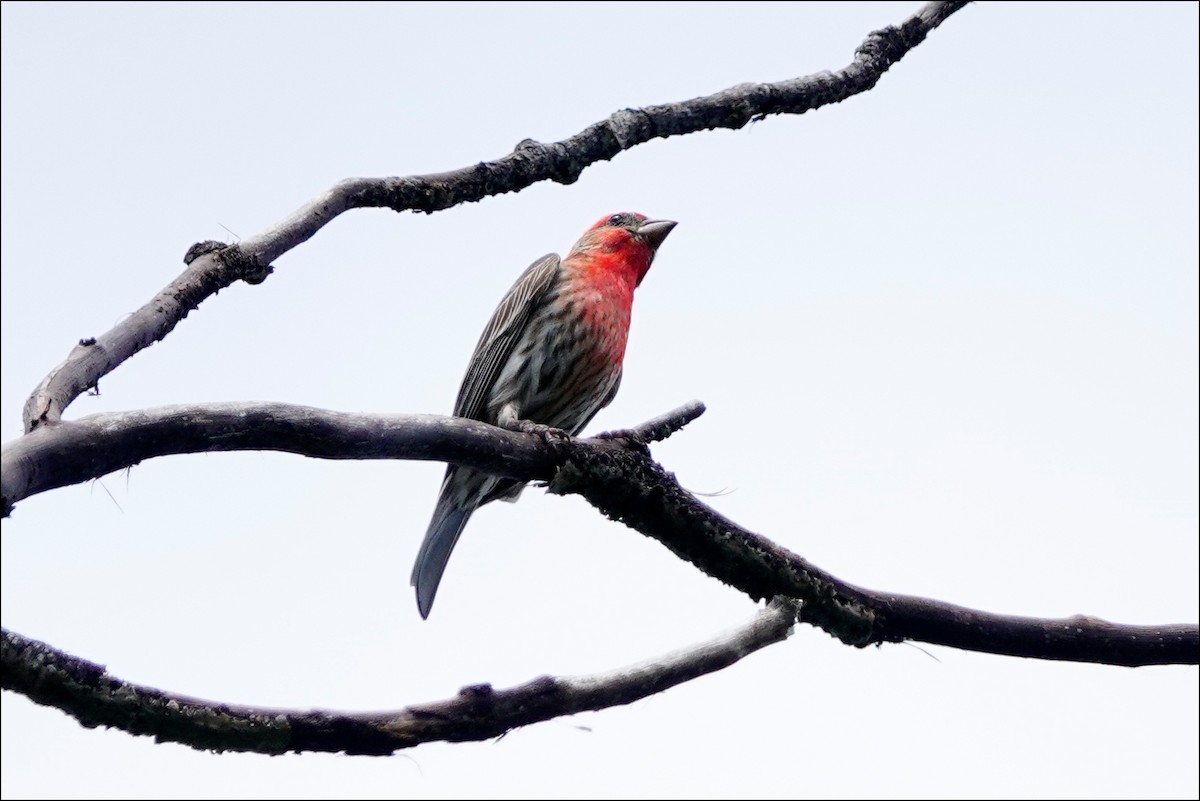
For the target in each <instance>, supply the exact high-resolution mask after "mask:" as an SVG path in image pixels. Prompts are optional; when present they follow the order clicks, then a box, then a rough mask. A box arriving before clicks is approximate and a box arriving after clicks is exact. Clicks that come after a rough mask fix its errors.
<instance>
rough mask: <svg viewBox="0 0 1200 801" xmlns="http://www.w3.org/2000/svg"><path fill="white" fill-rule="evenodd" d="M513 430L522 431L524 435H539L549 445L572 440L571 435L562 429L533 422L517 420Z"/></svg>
mask: <svg viewBox="0 0 1200 801" xmlns="http://www.w3.org/2000/svg"><path fill="white" fill-rule="evenodd" d="M512 429H513V430H514V431H520V432H521V433H523V434H537V435H538V436H540V437H541V438H542V439H543V440H544V441H545V442H546V444H547V445H553V444H554V443H555V442H566V441H567V440H569V439H570V438H571V435H570V434H568V433H567V432H566V431H563V430H562V429H561V428H555V427H554V426H547V425H542V424H541V423H535V422H533V421H532V420H517V421H516V422H515V423H513V426H512Z"/></svg>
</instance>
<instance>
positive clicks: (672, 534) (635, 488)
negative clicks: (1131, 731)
mask: <svg viewBox="0 0 1200 801" xmlns="http://www.w3.org/2000/svg"><path fill="white" fill-rule="evenodd" d="M550 491H551V492H556V493H577V494H579V495H582V496H583V497H584V498H586V499H587V500H588V502H589V503H591V504H592V505H593V506H595V507H596V508H597V509H599V510H600V511H601V512H603V513H604V514H605V515H607V516H608V517H610V518H612V519H614V520H619V521H621V522H623V523H624V524H625V525H627V526H629V527H630V528H634V529H636V530H638V531H640V532H642V533H643V534H646V535H647V536H650V537H653V538H654V539H656V540H658V541H659V542H661V543H662V544H663V545H665V546H667V548H669V549H670V550H671V551H672V552H673V553H675V554H676V555H677V556H679V557H681V558H683V559H686V560H687V561H689V562H691V563H692V564H693V565H695V566H696V567H698V568H700V569H701V570H702V571H704V572H705V573H707V574H708V575H710V576H712V577H713V578H717V579H720V580H721V581H723V582H725V583H726V584H729V585H730V586H733V587H735V588H737V589H739V590H741V591H742V592H744V593H746V594H747V595H749V596H750V597H751V598H756V599H757V598H769V597H773V596H775V595H784V596H788V597H792V598H798V599H800V600H802V601H803V602H804V606H803V609H802V612H801V618H800V619H801V621H802V622H805V623H811V624H812V625H815V626H818V627H819V628H822V629H824V630H825V631H827V632H829V633H830V634H832V635H834V636H835V637H837V638H838V639H840V640H841V641H842V642H845V643H847V644H849V645H856V646H859V647H862V646H866V645H871V644H875V643H883V642H901V641H904V640H919V641H921V642H928V643H934V644H937V645H947V646H950V647H953V648H962V649H965V650H970V651H983V652H986V653H993V654H1005V655H1009V656H1024V657H1031V658H1036V659H1058V660H1066V661H1075V662H1099V663H1102V664H1110V665H1127V666H1131V667H1132V666H1138V665H1166V664H1186V665H1195V664H1200V626H1196V625H1195V624H1177V625H1161V626H1127V625H1120V624H1116V623H1109V622H1107V621H1103V620H1099V619H1098V618H1093V617H1086V616H1082V615H1077V616H1075V617H1071V618H1067V619H1063V620H1052V619H1045V618H1031V617H1016V616H1006V615H996V614H992V613H989V612H981V611H977V610H974V609H967V608H965V607H961V606H955V605H954V604H948V603H944V602H942V601H935V600H932V599H927V598H917V597H913V596H907V595H897V594H894V593H886V592H879V591H876V590H867V589H863V588H860V587H856V586H854V585H853V584H849V583H847V582H845V581H842V580H841V579H839V578H837V577H835V576H833V575H831V574H830V573H827V572H825V571H824V570H821V569H820V568H818V567H816V566H815V565H813V564H811V563H809V562H808V561H807V560H805V559H804V558H802V557H800V556H798V555H797V554H794V553H792V552H791V551H789V550H787V549H786V548H782V547H780V546H778V545H776V544H775V543H773V542H771V541H770V540H768V539H766V538H765V537H762V536H760V535H758V534H755V533H753V532H751V531H748V530H746V529H744V528H742V527H741V526H739V525H738V524H737V523H734V522H733V521H732V520H729V519H728V518H726V517H724V516H723V515H721V514H720V513H718V512H717V511H715V510H714V509H712V508H710V507H708V506H706V505H705V504H703V503H701V502H700V501H699V500H698V499H697V498H696V497H695V496H693V495H692V494H691V493H689V492H688V491H687V490H685V489H683V488H682V487H681V486H680V485H679V482H677V481H676V480H675V477H674V475H672V474H671V473H668V472H667V471H666V470H664V469H663V468H662V466H661V465H659V464H657V463H656V462H654V461H653V460H652V459H651V458H650V457H649V455H648V454H647V453H645V452H644V451H643V450H641V449H638V448H629V449H616V448H610V449H607V450H603V451H599V450H589V449H585V448H572V449H570V450H569V451H567V452H566V461H565V463H564V465H563V467H562V468H561V469H560V470H559V471H558V473H557V474H556V475H555V478H554V480H553V481H551V482H550Z"/></svg>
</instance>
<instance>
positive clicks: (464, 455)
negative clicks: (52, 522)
mask: <svg viewBox="0 0 1200 801" xmlns="http://www.w3.org/2000/svg"><path fill="white" fill-rule="evenodd" d="M703 409H704V406H703V404H701V403H699V402H696V401H693V402H692V403H689V404H687V405H685V406H683V407H680V408H679V409H676V410H675V411H673V412H670V413H668V414H666V415H663V416H661V417H658V418H655V419H654V420H651V421H650V422H648V423H645V424H643V425H641V426H637V427H635V428H634V429H632V431H631V432H629V434H630V436H629V437H624V436H619V437H617V438H615V439H613V438H596V439H587V440H570V441H567V442H559V441H555V442H546V441H545V440H544V439H542V438H541V437H539V436H537V435H533V434H521V433H516V432H512V431H507V430H504V429H500V428H495V427H493V426H489V425H487V424H485V423H479V422H475V421H470V420H462V419H457V418H451V417H438V416H434V415H361V414H359V415H355V414H345V413H341V412H331V411H327V410H323V409H314V408H311V407H306V406H293V405H288V404H248V403H230V404H208V405H194V406H175V407H165V408H160V409H150V410H145V411H138V412H123V413H117V414H98V415H92V416H89V417H85V418H83V419H81V420H78V421H73V422H62V423H60V424H59V425H57V426H52V427H43V428H40V429H38V430H36V431H33V432H31V433H29V434H26V435H24V436H22V437H19V438H18V439H16V440H14V441H13V442H11V443H9V444H7V445H6V446H5V447H4V450H3V454H2V470H0V472H2V483H3V502H4V509H5V513H7V512H8V511H10V509H11V506H12V504H14V503H16V502H17V501H18V500H21V499H22V498H25V497H28V496H29V495H32V494H35V493H37V492H43V491H45V490H48V489H51V488H54V487H60V486H64V485H67V484H72V483H78V482H80V481H85V480H87V479H91V478H99V477H100V476H102V475H106V474H107V473H109V472H112V471H114V470H118V469H121V468H123V467H126V466H129V465H132V464H136V463H137V462H139V461H141V460H143V459H148V458H152V457H155V456H165V455H168V454H178V453H198V452H203V451H229V450H277V451H287V452H291V453H298V454H301V455H305V456H313V457H318V458H324V459H430V460H438V461H449V462H454V463H456V464H465V465H469V466H471V467H474V468H477V469H480V470H485V471H487V472H491V473H494V474H496V475H502V476H507V477H511V478H518V479H522V480H548V481H549V482H550V483H549V486H550V490H551V491H552V492H556V493H563V494H565V493H576V494H579V495H582V496H583V497H584V498H586V499H587V501H588V502H589V503H591V504H592V505H593V506H595V507H596V508H597V509H599V510H600V511H602V512H603V513H604V514H605V515H607V516H609V517H611V518H613V519H615V520H620V521H622V522H623V523H625V524H626V525H628V526H630V527H631V528H634V529H636V530H638V531H640V532H642V533H643V534H646V535H648V536H651V537H654V538H655V539H657V540H658V541H659V542H661V543H663V544H664V545H666V546H667V547H668V548H669V549H670V550H671V551H673V552H674V553H675V554H677V555H678V556H680V557H681V558H683V559H686V560H688V561H689V562H691V563H692V564H694V565H696V567H698V568H700V569H701V570H703V571H704V572H705V573H707V574H708V575H710V576H712V577H714V578H717V579H720V580H721V581H723V582H725V583H726V584H729V585H731V586H733V587H736V588H737V589H739V590H741V591H742V592H744V593H746V594H747V595H749V596H750V597H751V598H755V599H759V598H769V597H773V596H775V595H782V596H787V597H792V598H797V599H799V600H801V601H803V602H804V607H803V613H802V616H801V619H802V620H803V621H804V622H806V623H810V624H812V625H815V626H818V627H820V628H822V629H824V630H825V631H828V632H829V633H830V634H832V635H834V636H835V637H837V638H838V639H840V640H842V641H843V642H845V643H847V644H850V645H856V646H860V647H861V646H865V645H870V644H873V643H883V642H900V641H904V640H919V641H922V642H929V643H935V644H938V645H948V646H951V647H955V648H963V649H967V650H973V651H985V652H988V653H996V654H1007V655H1011V656H1025V657H1034V658H1039V659H1062V660H1071V661H1082V662H1100V663H1105V664H1115V665H1151V664H1197V662H1200V628H1198V627H1197V626H1195V625H1170V626H1125V625H1118V624H1114V623H1107V622H1105V621H1102V620H1097V619H1095V618H1088V617H1073V618H1068V619H1065V620H1048V619H1041V618H1027V617H1009V616H1004V615H995V614H991V613H988V612H980V611H976V610H973V609H966V608H964V607H960V606H955V605H953V604H947V603H943V602H941V601H935V600H931V599H926V598H917V597H912V596H906V595H896V594H892V593H885V592H878V591H875V590H867V589H863V588H860V587H856V586H854V585H852V584H849V583H847V582H845V581H842V580H841V579H838V578H837V577H835V576H833V575H831V574H829V573H827V572H825V571H823V570H821V569H820V568H818V567H816V566H815V565H812V564H810V563H809V562H807V561H806V560H804V559H803V558H802V557H800V556H798V555H796V554H794V553H792V552H791V551H789V550H787V549H786V548H782V547H780V546H779V545H776V544H775V543H773V542H771V541H770V540H768V539H766V538H764V537H762V536H760V535H757V534H754V533H753V532H750V531H747V530H746V529H744V528H742V527H741V526H739V525H738V524H737V523H734V522H733V521H731V520H729V519H727V518H725V517H723V516H722V515H720V514H719V513H718V512H716V511H715V510H713V509H711V508H710V507H708V506H706V505H705V504H703V503H701V502H700V501H699V500H698V499H696V498H695V497H694V496H693V495H692V494H691V493H689V492H687V491H686V490H684V489H683V488H682V487H681V486H679V483H678V482H677V481H676V480H675V478H674V476H672V475H671V474H670V473H668V472H667V471H665V470H663V468H662V467H661V466H660V465H659V464H657V463H656V462H655V461H654V460H653V459H652V458H651V457H650V454H649V451H648V450H647V449H646V448H645V445H644V444H643V443H642V442H640V441H639V437H641V436H642V435H645V436H646V437H647V438H654V439H661V438H662V436H664V435H665V434H667V433H670V431H671V430H678V428H679V427H680V426H681V425H682V424H683V423H684V422H686V421H688V420H692V419H695V417H697V416H698V415H699V414H700V413H701V412H702V411H703ZM651 435H653V436H651ZM610 436H611V435H610Z"/></svg>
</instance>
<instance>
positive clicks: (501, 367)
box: [411, 212, 677, 619]
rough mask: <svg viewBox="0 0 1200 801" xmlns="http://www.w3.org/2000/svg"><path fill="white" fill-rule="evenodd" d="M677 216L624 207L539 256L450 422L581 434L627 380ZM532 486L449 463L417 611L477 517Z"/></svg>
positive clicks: (423, 561)
mask: <svg viewBox="0 0 1200 801" xmlns="http://www.w3.org/2000/svg"><path fill="white" fill-rule="evenodd" d="M676 224H677V223H676V222H675V221H673V220H652V219H649V218H647V217H646V216H645V215H644V214H636V213H633V212H619V213H617V214H612V215H608V216H605V217H602V218H601V219H600V220H599V221H597V222H596V223H595V224H594V225H592V226H591V227H590V228H588V229H587V231H585V232H584V234H583V236H582V237H580V239H579V241H578V242H576V243H575V245H574V246H573V247H572V248H571V250H570V252H569V253H568V254H567V257H566V258H565V259H563V258H559V256H558V254H557V253H550V254H547V255H545V256H543V257H542V258H540V259H538V260H537V261H535V262H534V263H533V264H531V265H529V267H528V268H527V269H526V270H525V272H524V273H522V274H521V276H520V277H519V278H518V279H517V281H516V283H514V284H513V285H512V287H511V288H510V289H509V290H508V293H507V294H505V296H504V297H503V298H502V299H501V301H500V304H499V306H497V307H496V311H495V312H494V313H493V314H492V317H491V319H490V320H489V321H488V323H487V325H486V326H485V327H484V329H483V334H482V335H481V336H480V337H479V342H478V343H477V344H476V345H475V352H474V353H473V354H472V355H471V360H470V362H469V363H468V365H467V372H466V375H465V376H463V380H462V385H461V386H460V387H459V390H458V398H457V400H456V401H455V403H454V415H455V416H456V417H464V418H467V419H470V420H479V421H482V422H484V423H490V424H492V425H496V426H500V427H502V428H507V429H510V430H514V431H524V432H527V433H539V434H542V435H544V436H551V437H552V436H562V435H567V436H574V435H576V434H578V433H579V432H580V431H582V430H583V428H584V426H586V425H587V424H588V422H590V421H591V419H592V418H593V417H594V416H595V415H596V413H597V412H598V411H600V410H601V409H602V408H604V407H605V406H607V405H608V404H609V403H611V402H612V399H613V398H614V397H615V396H616V394H617V389H618V388H619V387H620V385H621V372H622V364H623V362H624V358H625V345H626V342H627V341H628V337H629V321H630V314H631V312H632V308H633V292H634V290H635V289H636V288H637V287H638V286H639V285H640V284H641V283H642V279H643V278H645V277H646V273H647V271H648V270H649V269H650V264H651V262H653V261H654V256H655V254H656V253H657V252H658V248H659V246H660V245H662V243H663V240H664V239H666V237H667V234H669V233H671V230H672V229H673V228H675V226H676ZM524 487H525V482H523V481H519V480H517V479H511V478H499V477H496V476H492V475H489V474H487V473H483V472H480V471H478V470H473V469H471V468H469V467H462V466H459V465H454V464H450V465H447V467H446V475H445V478H444V479H443V480H442V487H441V492H440V493H439V494H438V499H437V504H436V506H435V507H434V511H433V517H432V519H431V520H430V521H429V528H428V529H427V530H426V532H425V539H424V540H423V541H422V542H421V547H420V550H419V551H418V553H417V558H416V563H415V564H414V565H413V571H412V579H411V581H412V586H413V587H415V588H416V596H417V610H418V611H419V612H420V613H421V618H422V619H428V618H429V611H430V609H431V608H432V607H433V599H434V596H435V595H436V594H437V589H438V584H439V583H440V582H441V580H442V574H443V573H444V572H445V569H446V563H447V562H448V561H449V559H450V554H451V552H452V551H453V550H454V546H455V544H457V542H458V538H459V536H460V535H461V534H462V530H463V527H464V526H466V524H467V521H468V520H469V519H470V517H471V515H472V514H473V513H474V512H475V510H476V509H478V508H479V507H480V506H482V505H483V504H485V503H490V502H491V501H495V500H504V501H509V502H512V501H515V500H517V497H518V496H519V495H520V494H521V491H522V490H523V489H524Z"/></svg>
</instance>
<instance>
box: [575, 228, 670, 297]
mask: <svg viewBox="0 0 1200 801" xmlns="http://www.w3.org/2000/svg"><path fill="white" fill-rule="evenodd" d="M676 225H677V223H676V222H675V221H674V220H650V219H647V217H646V215H645V214H637V213H635V212H630V211H622V212H618V213H616V214H611V215H609V216H607V217H602V218H600V219H599V220H598V221H597V222H596V224H595V225H593V226H592V227H591V228H589V229H588V230H587V233H585V234H584V235H583V237H582V238H581V239H580V240H579V241H578V242H577V243H575V247H574V248H572V250H571V253H572V255H574V254H580V255H585V254H586V255H587V256H588V257H590V259H591V260H592V261H599V262H601V263H605V262H608V263H609V264H608V266H611V267H613V268H619V269H625V270H628V271H629V272H630V273H631V277H632V278H633V281H634V286H637V285H639V284H641V283H642V279H643V278H645V277H646V273H647V272H648V271H649V269H650V263H651V262H652V261H654V254H655V253H656V252H658V247H659V245H661V244H662V243H663V240H664V239H666V238H667V234H669V233H671V229H672V228H674V227H675V226H676Z"/></svg>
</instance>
